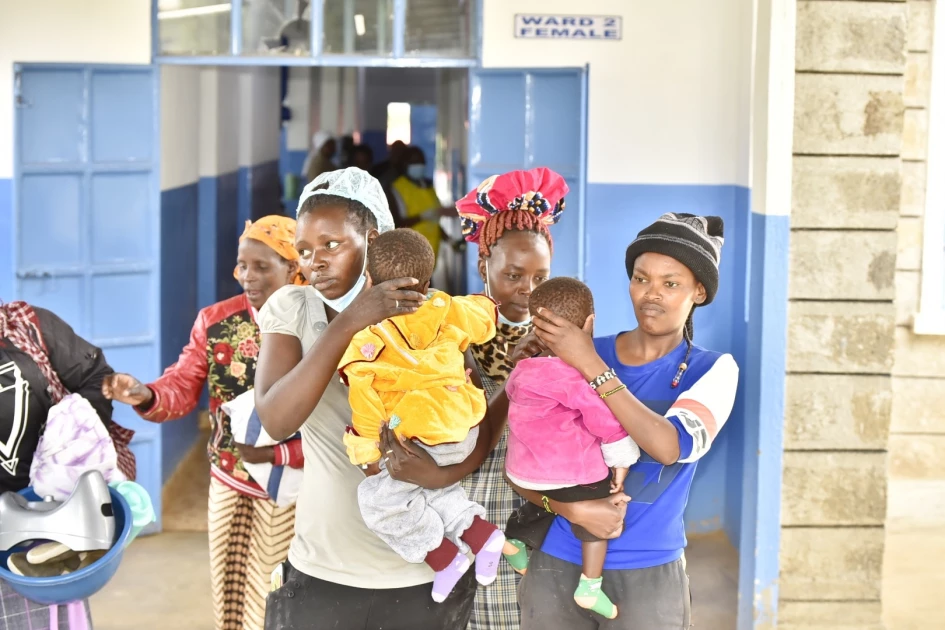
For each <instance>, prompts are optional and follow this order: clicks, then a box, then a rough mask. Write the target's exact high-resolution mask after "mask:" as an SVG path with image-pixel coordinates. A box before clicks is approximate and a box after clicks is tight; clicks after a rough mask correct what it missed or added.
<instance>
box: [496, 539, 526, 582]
mask: <svg viewBox="0 0 945 630" xmlns="http://www.w3.org/2000/svg"><path fill="white" fill-rule="evenodd" d="M513 549H514V551H513ZM502 555H504V556H505V559H506V561H508V563H509V564H510V565H512V568H513V569H515V571H516V573H521V574H522V575H525V571H526V570H528V552H527V551H525V543H523V542H522V541H521V540H514V539H513V540H506V541H505V547H504V548H503V549H502Z"/></svg>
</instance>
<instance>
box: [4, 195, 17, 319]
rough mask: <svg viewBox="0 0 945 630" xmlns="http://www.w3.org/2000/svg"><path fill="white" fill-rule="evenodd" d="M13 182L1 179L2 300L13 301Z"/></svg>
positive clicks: (14, 264) (14, 267) (14, 265)
mask: <svg viewBox="0 0 945 630" xmlns="http://www.w3.org/2000/svg"><path fill="white" fill-rule="evenodd" d="M14 242H15V239H14V238H13V180H12V179H6V178H0V243H6V244H7V245H6V246H4V247H0V300H3V301H4V302H9V301H12V300H13V297H14V295H13V277H14V275H15V271H16V261H15V260H14V258H13V256H14V252H13V247H12V245H13V243H14Z"/></svg>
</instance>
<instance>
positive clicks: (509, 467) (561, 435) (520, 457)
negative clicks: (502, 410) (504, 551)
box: [505, 357, 640, 490]
mask: <svg viewBox="0 0 945 630" xmlns="http://www.w3.org/2000/svg"><path fill="white" fill-rule="evenodd" d="M505 391H506V393H507V394H508V396H509V442H508V454H507V455H506V460H505V470H506V474H508V476H509V478H510V479H511V480H512V482H513V483H515V484H516V485H519V486H521V487H524V488H528V489H532V490H552V489H555V488H567V487H570V486H577V485H584V484H590V483H595V482H598V481H600V480H601V479H604V478H605V477H607V473H608V468H609V467H612V466H617V467H629V466H630V465H631V464H633V463H635V462H636V461H637V460H638V459H639V458H640V449H639V447H638V446H637V445H636V443H634V442H633V440H631V439H630V437H629V436H628V435H627V433H626V431H624V430H623V427H622V426H620V423H619V422H618V421H617V418H615V417H614V414H613V413H611V411H610V409H608V408H607V405H606V404H605V403H604V401H603V400H601V398H600V396H598V395H597V393H596V392H595V391H594V390H593V389H591V387H590V386H589V385H588V384H587V381H585V380H584V378H583V377H582V376H581V373H580V372H578V371H577V370H576V369H574V368H573V367H571V366H570V365H568V364H567V363H565V362H564V361H562V360H561V359H559V358H557V357H537V358H533V359H523V360H522V361H520V362H519V363H518V365H517V366H516V367H515V369H514V370H513V371H512V375H511V376H510V377H509V380H508V382H507V383H506V386H505Z"/></svg>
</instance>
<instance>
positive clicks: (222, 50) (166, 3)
mask: <svg viewBox="0 0 945 630" xmlns="http://www.w3.org/2000/svg"><path fill="white" fill-rule="evenodd" d="M230 8H231V7H230V3H229V2H221V0H158V7H157V9H158V11H157V18H158V32H157V33H156V36H157V37H159V41H160V42H161V44H160V49H161V54H162V55H224V54H227V53H228V52H229V51H230Z"/></svg>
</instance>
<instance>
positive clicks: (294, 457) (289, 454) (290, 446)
mask: <svg viewBox="0 0 945 630" xmlns="http://www.w3.org/2000/svg"><path fill="white" fill-rule="evenodd" d="M273 464H275V465H276V466H288V467H289V468H301V467H302V466H303V465H304V464H305V456H304V455H302V439H301V438H296V439H294V440H289V441H287V442H282V443H281V444H276V446H275V457H274V459H273Z"/></svg>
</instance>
